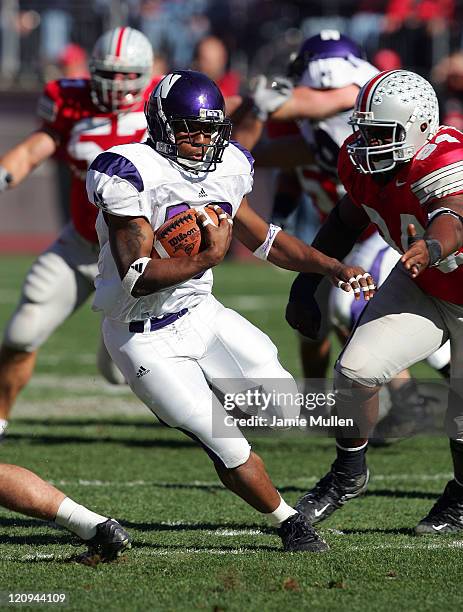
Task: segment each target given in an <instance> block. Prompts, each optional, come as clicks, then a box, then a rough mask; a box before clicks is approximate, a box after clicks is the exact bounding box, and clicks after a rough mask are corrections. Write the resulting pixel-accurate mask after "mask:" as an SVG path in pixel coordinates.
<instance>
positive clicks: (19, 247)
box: [0, 234, 56, 255]
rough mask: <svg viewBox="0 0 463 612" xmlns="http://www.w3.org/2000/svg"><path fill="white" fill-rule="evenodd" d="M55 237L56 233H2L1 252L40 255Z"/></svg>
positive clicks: (5, 253) (0, 239) (2, 253)
mask: <svg viewBox="0 0 463 612" xmlns="http://www.w3.org/2000/svg"><path fill="white" fill-rule="evenodd" d="M55 239H56V234H0V254H1V255H19V254H21V255H38V254H39V253H41V252H42V251H43V250H45V249H46V248H47V247H48V246H49V245H50V244H51V243H52V242H53V241H54V240H55Z"/></svg>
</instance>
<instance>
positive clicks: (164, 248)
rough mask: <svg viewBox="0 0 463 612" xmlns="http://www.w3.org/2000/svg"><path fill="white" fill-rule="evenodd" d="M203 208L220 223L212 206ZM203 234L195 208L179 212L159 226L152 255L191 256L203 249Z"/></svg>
mask: <svg viewBox="0 0 463 612" xmlns="http://www.w3.org/2000/svg"><path fill="white" fill-rule="evenodd" d="M201 210H203V211H204V212H205V213H206V214H207V216H208V217H209V219H210V220H211V221H212V223H214V225H218V216H217V213H216V212H215V210H214V209H213V208H211V207H206V208H203V209H201ZM201 241H202V234H201V229H200V227H199V225H198V223H197V218H196V215H195V212H194V210H193V209H190V210H185V211H184V212H181V213H178V214H177V215H175V216H174V217H172V218H171V219H168V220H167V221H166V222H165V223H163V224H162V225H161V227H159V228H158V229H157V230H156V232H155V235H154V241H153V250H152V253H151V257H160V258H162V259H166V258H168V257H191V256H192V255H196V254H197V253H199V251H200V250H201V246H202V245H201Z"/></svg>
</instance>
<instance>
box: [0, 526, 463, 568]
mask: <svg viewBox="0 0 463 612" xmlns="http://www.w3.org/2000/svg"><path fill="white" fill-rule="evenodd" d="M213 533H214V535H218V536H220V535H222V536H224V537H227V536H228V535H229V534H228V533H226V534H224V533H220V530H217V531H215V532H213ZM246 533H248V534H250V535H254V532H253V531H252V530H249V531H248V532H246ZM237 535H239V534H237ZM462 548H463V541H461V540H452V541H450V542H448V541H446V542H442V541H441V542H423V541H422V539H420V538H417V539H416V543H413V542H410V543H408V542H407V543H405V542H404V543H402V542H390V543H384V544H365V545H346V546H343V547H342V551H343V552H364V551H372V550H397V551H401V550H429V551H434V550H455V549H456V550H461V549H462ZM264 552H265V554H266V555H268V554H271V551H268V550H255V549H252V548H245V547H244V548H225V549H219V548H218V549H209V548H195V547H192V548H178V549H175V548H159V549H157V550H151V549H149V548H144V547H143V546H141V547H138V546H137V545H135V547H134V548H133V549H132V550H131V551H130V552H129V553H127V555H128V559H130V557H168V556H181V555H192V554H196V555H256V554H259V553H264ZM275 552H280V551H275ZM69 556H70V555H63V554H54V553H40V552H37V553H30V554H27V555H18V556H15V555H1V561H5V562H24V561H30V562H32V563H36V562H40V561H60V560H64V559H69Z"/></svg>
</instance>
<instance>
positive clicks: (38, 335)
mask: <svg viewBox="0 0 463 612" xmlns="http://www.w3.org/2000/svg"><path fill="white" fill-rule="evenodd" d="M41 319H42V317H41V308H40V305H38V304H34V303H30V302H24V303H22V304H21V305H20V306H19V307H18V309H17V310H16V312H15V313H14V314H13V316H12V318H11V319H10V321H9V322H8V324H7V326H6V329H5V333H4V337H3V344H4V345H5V346H6V347H8V348H9V349H11V350H14V351H18V352H25V353H32V352H34V351H35V350H37V349H38V348H39V346H40V345H41V344H43V342H45V340H46V339H47V338H48V336H49V335H50V333H51V330H49V329H48V326H44V325H42V324H41Z"/></svg>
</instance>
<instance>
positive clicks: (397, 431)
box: [234, 30, 450, 445]
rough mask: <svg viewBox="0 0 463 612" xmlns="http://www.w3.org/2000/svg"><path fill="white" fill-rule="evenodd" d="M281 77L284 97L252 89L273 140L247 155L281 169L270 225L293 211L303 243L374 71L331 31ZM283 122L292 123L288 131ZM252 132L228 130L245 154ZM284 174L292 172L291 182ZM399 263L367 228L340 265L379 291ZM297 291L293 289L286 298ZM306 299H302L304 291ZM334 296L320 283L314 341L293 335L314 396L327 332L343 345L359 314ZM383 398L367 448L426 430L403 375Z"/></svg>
mask: <svg viewBox="0 0 463 612" xmlns="http://www.w3.org/2000/svg"><path fill="white" fill-rule="evenodd" d="M287 73H288V75H289V76H290V77H291V82H292V83H294V88H293V89H292V90H291V88H290V86H289V85H288V84H287V83H285V82H284V83H282V84H281V86H279V79H278V78H277V79H275V81H274V84H275V87H271V88H268V87H266V88H264V87H263V86H262V84H264V83H265V82H266V79H265V77H263V78H261V81H262V83H260V82H259V83H258V85H257V87H256V91H255V96H254V99H255V103H256V108H257V110H258V113H257V114H258V117H259V116H260V117H261V118H262V119H264V118H265V117H266V116H267V115H268V116H269V117H270V119H271V121H270V122H269V123H268V126H267V132H268V134H269V135H270V136H273V135H274V134H275V132H277V130H278V131H279V132H280V137H279V138H278V132H277V134H276V136H277V137H276V139H273V140H270V141H267V142H265V141H264V142H262V141H261V142H258V143H257V145H256V146H255V148H252V153H253V156H254V157H255V159H256V166H279V167H284V168H285V171H284V173H283V174H280V175H279V181H278V183H277V187H276V196H275V210H274V215H275V213H277V214H276V217H277V218H278V216H280V217H281V216H282V215H281V211H282V210H284V209H288V208H289V209H290V210H291V209H295V208H296V207H298V209H299V210H298V211H297V212H296V213H295V214H292V215H291V217H292V218H294V216H295V215H296V214H297V221H296V223H297V225H296V228H295V234H296V235H297V237H298V238H300V239H302V240H304V241H306V242H311V241H312V239H313V235H314V234H315V232H316V229H318V227H314V225H315V224H316V223H317V222H316V221H315V222H314V217H315V214H317V215H318V217H319V222H320V223H321V222H323V221H324V220H325V219H326V217H327V216H328V214H329V213H330V211H331V210H332V209H333V207H334V206H335V205H336V203H337V202H338V200H339V199H340V198H341V197H342V196H343V195H344V193H345V189H344V186H343V185H342V182H341V181H340V179H339V177H338V172H337V161H338V156H339V150H340V147H341V146H342V144H343V142H344V141H345V139H346V138H347V137H348V136H349V135H350V133H351V128H350V126H349V124H348V120H349V117H350V115H351V113H352V109H353V107H354V104H355V100H356V98H357V95H358V92H359V90H360V88H361V87H362V86H363V85H364V84H365V83H366V82H368V81H369V79H370V78H372V77H373V76H374V75H375V74H378V70H377V69H376V68H375V67H374V66H372V65H371V64H370V63H368V62H367V61H366V60H365V59H364V55H363V52H362V50H361V49H360V48H359V46H358V45H357V44H356V43H355V42H354V41H353V40H351V39H350V38H348V37H347V36H344V35H343V34H341V33H340V32H338V31H336V30H322V31H321V32H320V33H319V34H316V35H314V36H312V37H310V38H308V39H307V40H305V41H304V42H303V43H302V45H301V47H300V49H299V51H298V54H297V55H296V57H295V58H294V59H293V60H292V61H291V62H290V64H289V66H288V70H287ZM287 89H289V90H290V91H287ZM272 109H273V110H272ZM288 120H292V121H295V122H297V123H291V124H288V123H287V121H288ZM282 121H285V122H286V123H282ZM259 125H260V128H261V129H262V126H263V123H262V121H260V124H258V125H257V126H253V125H252V123H251V122H250V121H248V124H247V125H245V127H244V128H243V127H240V126H238V128H237V129H235V132H234V134H235V137H236V138H237V139H238V140H240V138H241V139H242V138H243V137H244V140H242V142H243V144H245V145H246V146H252V145H253V144H255V141H256V140H257V139H258V137H259V135H260V131H259V129H258V128H259ZM284 126H290V127H291V126H294V127H295V128H296V130H295V131H294V130H293V132H290V133H286V134H285V133H283V135H282V136H281V132H282V127H284ZM253 128H254V129H253ZM246 139H247V140H246ZM291 168H296V169H295V170H292V174H291V173H290V169H291ZM302 193H304V194H306V196H308V197H309V199H310V201H309V202H308V203H307V202H306V201H301V196H302ZM277 209H278V210H277ZM313 210H315V211H316V213H315V214H314V213H313V212H312V211H313ZM278 213H280V215H278ZM287 215H288V213H286V215H283V216H287ZM307 219H308V220H309V224H310V226H309V228H307ZM274 222H276V221H274ZM277 224H279V223H277ZM317 225H318V223H317ZM312 228H313V230H312ZM308 230H309V231H308ZM311 230H312V231H311ZM399 258H400V255H399V253H397V252H396V251H395V250H394V249H393V248H392V247H390V246H389V245H388V244H387V243H386V242H385V241H384V240H383V238H382V237H381V236H380V234H379V233H378V232H377V231H376V228H375V227H374V225H372V224H370V225H369V227H367V228H366V230H365V232H363V233H362V235H361V236H359V238H358V240H357V242H356V244H355V245H354V247H353V250H352V252H351V253H350V254H349V255H348V259H347V261H348V262H349V263H350V264H352V265H353V264H354V263H355V265H360V266H362V267H364V268H365V269H369V270H370V269H374V270H375V274H374V278H375V281H376V282H377V283H378V286H379V285H381V283H382V282H383V281H384V280H385V279H386V278H387V276H388V275H389V273H390V271H391V270H392V268H393V267H394V266H395V264H396V263H397V261H398V259H399ZM304 280H305V282H304V287H303V288H302V291H303V292H305V291H307V287H306V285H307V283H308V277H305V279H304ZM298 288H299V285H298V284H296V285H295V287H294V290H293V291H297V290H298ZM308 291H309V293H310V288H309V289H308ZM341 293H342V292H340V291H336V290H334V291H331V287H330V285H329V283H328V282H326V281H323V282H322V283H320V285H319V286H318V288H317V291H316V294H315V298H316V307H317V309H318V311H319V313H320V318H321V324H320V326H319V329H318V330H317V331H318V333H317V335H316V337H314V335H313V334H312V335H311V336H310V337H305V336H303V335H302V334H299V337H298V340H299V346H300V353H301V358H302V367H303V372H304V376H305V378H306V379H308V382H307V388H308V389H309V388H310V390H311V391H313V388H314V386H316V385H319V384H320V383H321V385H322V388H321V389H320V390H323V389H324V387H325V377H326V376H327V372H328V371H329V363H330V350H331V342H330V331H331V329H333V328H334V329H335V330H336V332H337V334H338V336H339V338H340V341H341V343H342V344H344V343H345V342H346V340H347V338H348V336H349V333H350V331H351V329H352V328H353V326H354V325H355V323H356V321H357V319H358V317H359V316H360V314H361V311H362V308H363V303H362V304H361V305H360V304H359V303H358V302H354V301H353V300H349V299H348V298H347V300H346V299H344V295H341ZM314 307H315V303H314ZM449 352H450V351H449V347H448V343H447V344H446V345H445V346H444V347H443V348H442V349H441V350H439V351H437V352H436V353H434V354H433V355H432V356H431V357H430V361H431V360H432V363H431V365H432V366H433V367H436V368H438V369H441V368H444V369H445V368H449V366H448V361H449V359H450V357H449ZM317 379H318V380H317ZM388 393H389V396H390V404H391V407H390V410H389V412H388V414H387V416H386V417H385V418H384V419H382V420H381V421H380V422H379V423H378V426H377V428H376V430H375V433H374V443H375V445H380V444H382V445H383V444H388V443H390V442H391V441H392V440H393V439H400V438H403V437H406V436H409V435H411V434H412V433H414V432H415V431H416V430H417V429H420V428H424V427H426V425H428V424H429V415H428V414H427V411H426V405H427V403H428V401H429V400H430V399H432V398H427V397H426V396H423V395H422V394H421V393H420V392H419V390H418V387H417V385H416V382H415V380H413V379H412V378H411V377H410V373H409V372H408V370H406V369H405V370H404V371H403V372H401V373H400V375H398V376H395V377H394V379H393V380H391V381H390V383H389V384H388ZM372 443H373V440H372Z"/></svg>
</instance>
